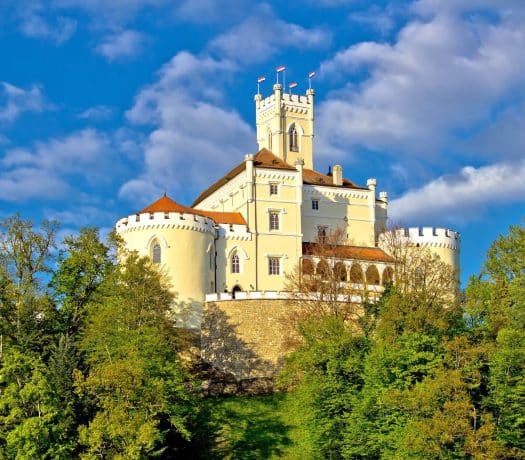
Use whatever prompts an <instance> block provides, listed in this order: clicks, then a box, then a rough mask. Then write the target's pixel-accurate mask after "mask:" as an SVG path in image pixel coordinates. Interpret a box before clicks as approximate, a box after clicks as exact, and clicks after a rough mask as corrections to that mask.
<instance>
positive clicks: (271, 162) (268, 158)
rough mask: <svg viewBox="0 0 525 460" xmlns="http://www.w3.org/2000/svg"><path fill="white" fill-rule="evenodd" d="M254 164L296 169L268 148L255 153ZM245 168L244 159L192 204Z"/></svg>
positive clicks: (270, 167) (290, 169) (208, 194)
mask: <svg viewBox="0 0 525 460" xmlns="http://www.w3.org/2000/svg"><path fill="white" fill-rule="evenodd" d="M253 165H254V166H255V167H256V168H269V169H287V170H289V171H295V168H294V167H293V166H290V165H289V164H287V163H285V162H284V161H283V160H281V159H280V158H279V157H277V156H275V155H274V154H273V153H272V152H270V151H269V150H267V149H261V150H259V151H258V152H257V153H256V154H255V156H254V157H253ZM245 169H246V164H245V162H244V161H243V162H242V163H240V164H238V165H237V166H235V168H233V169H232V170H231V171H230V172H228V173H226V174H225V175H224V176H222V177H221V178H220V179H219V180H218V181H216V182H214V183H213V184H212V185H210V186H209V187H208V188H207V189H206V190H204V191H203V192H202V193H201V194H200V195H199V196H198V197H197V198H196V199H195V201H194V202H193V203H192V204H191V205H192V206H196V205H198V204H199V203H200V202H201V201H203V200H204V199H206V198H208V197H209V196H210V195H211V194H212V193H213V192H215V191H217V190H219V189H220V188H221V187H222V186H223V185H224V184H226V183H228V182H229V181H231V180H232V179H233V178H234V177H237V176H238V175H239V174H240V173H241V172H243V171H244V170H245Z"/></svg>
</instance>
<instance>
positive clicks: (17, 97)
mask: <svg viewBox="0 0 525 460" xmlns="http://www.w3.org/2000/svg"><path fill="white" fill-rule="evenodd" d="M45 108H46V105H45V101H44V95H43V94H42V90H41V89H40V88H39V87H38V86H35V85H33V86H32V87H31V88H29V89H23V88H19V87H18V86H15V85H12V84H10V83H7V82H5V81H3V82H0V122H2V121H6V122H12V121H14V120H16V119H17V118H18V117H19V116H20V115H22V114H23V113H24V112H36V113H38V112H42V111H43V110H44V109H45Z"/></svg>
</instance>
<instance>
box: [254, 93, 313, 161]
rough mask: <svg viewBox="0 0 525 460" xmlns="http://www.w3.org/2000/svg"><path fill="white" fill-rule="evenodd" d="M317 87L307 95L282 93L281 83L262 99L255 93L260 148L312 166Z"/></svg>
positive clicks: (286, 159) (287, 159)
mask: <svg viewBox="0 0 525 460" xmlns="http://www.w3.org/2000/svg"><path fill="white" fill-rule="evenodd" d="M314 94H315V93H314V90H313V89H308V90H307V91H306V95H304V96H303V95H299V94H291V93H283V87H282V85H280V84H279V83H277V84H275V85H273V94H272V95H271V96H269V97H267V98H265V99H263V97H262V95H261V94H256V95H255V122H256V126H257V143H258V144H259V149H262V148H266V149H268V150H270V151H271V152H273V153H274V154H275V155H276V156H278V157H279V158H281V159H282V160H283V161H285V162H286V163H288V164H289V165H294V164H295V162H296V161H297V160H303V161H304V167H305V168H306V169H313V155H312V153H313V152H312V150H313V138H314Z"/></svg>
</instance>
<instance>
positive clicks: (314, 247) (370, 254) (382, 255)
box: [303, 243, 394, 262]
mask: <svg viewBox="0 0 525 460" xmlns="http://www.w3.org/2000/svg"><path fill="white" fill-rule="evenodd" d="M303 254H304V255H324V256H327V257H337V258H340V259H356V260H370V261H375V262H394V259H393V258H392V257H391V256H389V255H388V254H387V253H386V252H385V251H383V250H382V249H380V248H368V247H364V246H345V245H328V244H327V245H319V244H318V243H303Z"/></svg>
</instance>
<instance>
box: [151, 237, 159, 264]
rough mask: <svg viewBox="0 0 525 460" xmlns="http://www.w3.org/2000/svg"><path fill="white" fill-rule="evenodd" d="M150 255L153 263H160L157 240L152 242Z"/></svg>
mask: <svg viewBox="0 0 525 460" xmlns="http://www.w3.org/2000/svg"><path fill="white" fill-rule="evenodd" d="M151 256H152V257H151V258H152V260H153V263H154V264H160V262H161V250H160V244H159V242H158V241H155V242H154V243H153V248H152V251H151Z"/></svg>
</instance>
